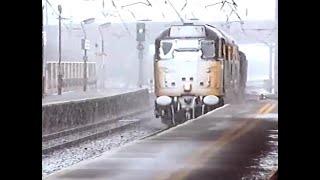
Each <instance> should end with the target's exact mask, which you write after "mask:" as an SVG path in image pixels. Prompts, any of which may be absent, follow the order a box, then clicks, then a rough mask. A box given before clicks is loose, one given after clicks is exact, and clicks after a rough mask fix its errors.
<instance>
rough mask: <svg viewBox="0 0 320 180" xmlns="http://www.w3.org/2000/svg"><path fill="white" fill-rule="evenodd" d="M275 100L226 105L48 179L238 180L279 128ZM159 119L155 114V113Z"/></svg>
mask: <svg viewBox="0 0 320 180" xmlns="http://www.w3.org/2000/svg"><path fill="white" fill-rule="evenodd" d="M277 104H278V103H277V101H274V100H262V101H258V100H255V101H254V100H251V101H247V102H245V103H242V104H231V105H228V104H227V105H225V106H223V107H221V108H218V109H216V110H214V111H211V112H209V113H207V114H205V115H203V116H201V117H198V118H196V119H193V120H190V121H188V122H186V123H184V124H181V125H178V126H176V127H173V128H171V129H169V130H167V131H164V132H161V133H159V134H157V135H155V136H152V137H149V138H146V139H142V140H138V141H135V142H132V143H129V144H127V145H124V146H122V147H120V148H119V149H115V150H113V151H109V152H105V153H104V154H102V155H101V156H99V157H97V158H95V159H91V160H86V161H83V162H80V163H79V164H76V165H74V166H71V167H69V168H66V169H63V170H61V171H58V172H56V173H54V174H51V175H49V176H47V177H46V178H44V179H46V180H56V179H62V180H84V179H86V180H87V179H88V180H89V179H92V180H107V179H111V180H120V179H121V180H122V179H123V180H128V179H130V180H134V179H137V180H138V179H139V180H142V179H143V180H144V179H148V180H149V179H150V180H151V179H156V180H160V179H174V180H179V179H188V180H193V179H201V180H207V179H215V180H229V179H230V180H237V179H239V180H240V179H241V177H243V176H244V174H246V173H248V172H247V171H248V169H247V167H248V166H250V160H251V159H253V158H255V157H256V156H257V155H258V154H259V153H260V152H261V151H262V150H263V149H265V148H267V147H266V146H267V145H266V144H267V141H268V131H271V130H277V129H278V117H277V112H278V111H277V106H278V105H277ZM154 120H159V119H154Z"/></svg>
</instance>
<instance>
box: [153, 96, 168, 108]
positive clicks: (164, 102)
mask: <svg viewBox="0 0 320 180" xmlns="http://www.w3.org/2000/svg"><path fill="white" fill-rule="evenodd" d="M171 101H172V99H171V98H170V97H169V96H159V97H158V98H157V99H156V103H157V104H158V105H160V106H168V105H170V104H171Z"/></svg>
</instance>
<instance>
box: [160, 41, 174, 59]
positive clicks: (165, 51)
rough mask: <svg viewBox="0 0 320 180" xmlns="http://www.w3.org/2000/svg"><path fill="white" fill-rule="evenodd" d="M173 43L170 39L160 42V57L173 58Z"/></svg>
mask: <svg viewBox="0 0 320 180" xmlns="http://www.w3.org/2000/svg"><path fill="white" fill-rule="evenodd" d="M172 47H173V43H172V42H170V41H161V43H160V49H159V50H160V52H159V53H160V54H159V56H160V59H171V58H173V54H172V51H173V48H172Z"/></svg>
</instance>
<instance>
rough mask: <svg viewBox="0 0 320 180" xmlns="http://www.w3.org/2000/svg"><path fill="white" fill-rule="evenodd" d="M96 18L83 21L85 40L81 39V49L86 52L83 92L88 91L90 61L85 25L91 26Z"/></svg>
mask: <svg viewBox="0 0 320 180" xmlns="http://www.w3.org/2000/svg"><path fill="white" fill-rule="evenodd" d="M94 20H95V19H94V18H89V19H86V20H83V21H81V29H82V31H83V34H84V38H83V39H81V48H82V49H83V50H84V56H83V62H84V64H83V65H84V66H83V91H87V81H88V80H87V79H88V78H87V61H88V56H87V51H88V50H89V41H88V40H87V33H86V31H85V28H84V25H85V24H91V23H93V22H94Z"/></svg>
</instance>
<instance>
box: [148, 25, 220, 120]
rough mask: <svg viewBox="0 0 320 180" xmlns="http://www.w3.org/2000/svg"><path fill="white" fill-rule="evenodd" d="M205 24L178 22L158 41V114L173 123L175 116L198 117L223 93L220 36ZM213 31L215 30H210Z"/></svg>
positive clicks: (155, 61)
mask: <svg viewBox="0 0 320 180" xmlns="http://www.w3.org/2000/svg"><path fill="white" fill-rule="evenodd" d="M207 31H208V30H207V29H206V27H205V26H204V25H192V24H187V25H186V24H184V25H175V26H171V27H170V28H169V29H167V30H166V31H164V32H163V33H162V34H161V35H160V36H159V37H158V38H157V39H156V43H155V48H156V49H155V56H154V73H155V74H154V75H155V94H156V96H157V99H156V101H155V115H156V117H161V118H162V122H163V123H165V124H168V125H174V124H177V123H179V122H176V121H178V119H177V118H176V116H177V115H178V114H181V115H182V118H184V119H190V118H195V117H197V116H198V115H201V114H203V113H205V110H206V107H211V106H215V105H217V104H218V103H219V102H220V97H221V96H222V95H223V88H222V86H223V84H222V78H223V77H222V76H223V72H222V71H223V68H222V66H223V61H221V60H219V58H218V57H219V45H220V43H219V40H218V39H219V38H218V36H217V35H216V34H211V35H210V36H209V35H208V32H207ZM211 33H212V32H211Z"/></svg>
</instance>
